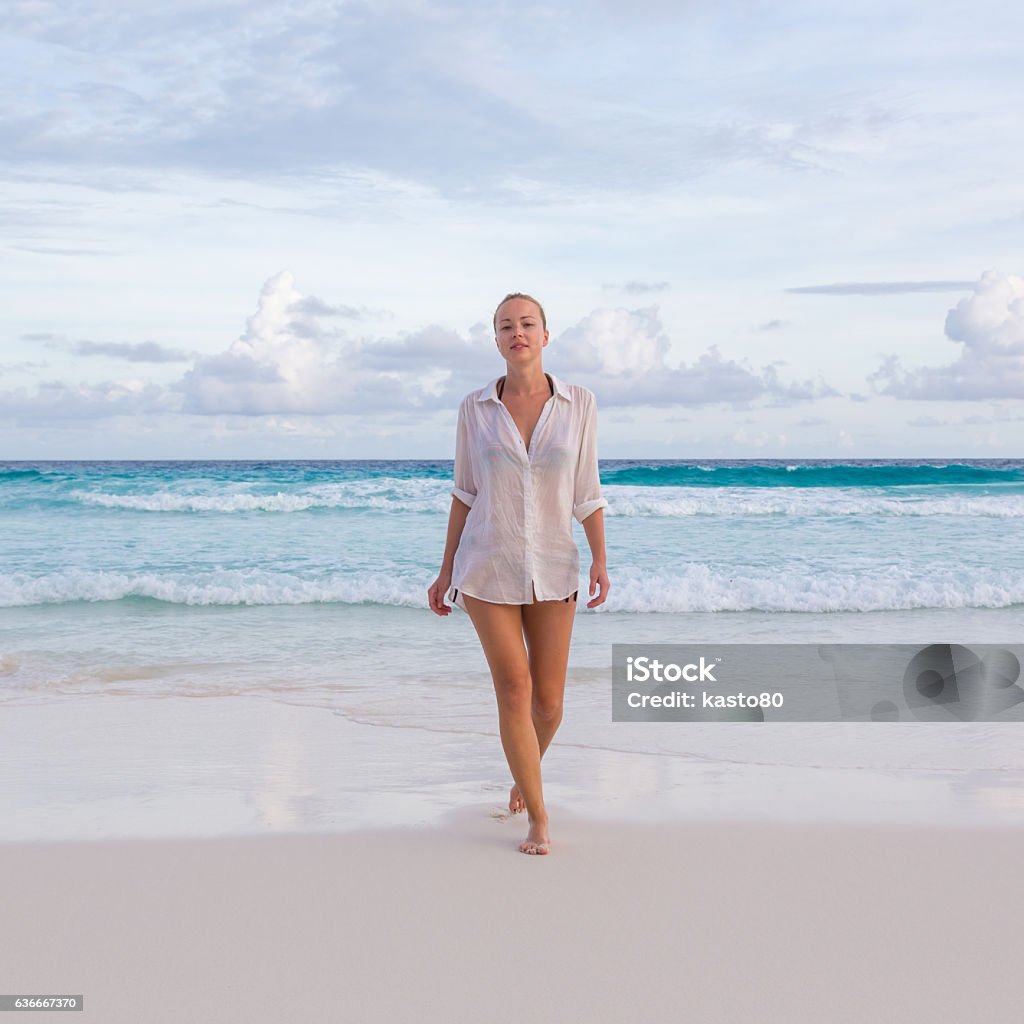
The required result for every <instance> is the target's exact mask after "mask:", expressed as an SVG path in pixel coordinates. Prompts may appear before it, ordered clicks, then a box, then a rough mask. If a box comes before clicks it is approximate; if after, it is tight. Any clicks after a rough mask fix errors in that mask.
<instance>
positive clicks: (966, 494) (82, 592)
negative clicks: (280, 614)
mask: <svg viewBox="0 0 1024 1024" xmlns="http://www.w3.org/2000/svg"><path fill="white" fill-rule="evenodd" d="M601 470H602V479H603V481H604V489H605V493H606V496H607V498H608V500H609V503H610V504H609V509H608V511H607V513H606V515H607V523H608V526H607V533H608V554H609V569H610V572H611V575H612V580H613V585H614V591H613V595H612V599H611V601H610V602H609V604H608V606H607V608H606V609H604V611H605V612H610V611H620V612H631V613H657V612H676V613H686V612H715V611H725V610H729V611H770V612H837V611H882V610H886V609H910V608H919V609H928V608H964V609H969V608H1011V607H1016V606H1021V605H1024V545H1021V544H1015V543H1013V541H1014V540H1015V539H1017V537H1018V536H1019V526H1020V523H1021V522H1022V520H1024V462H1022V461H1020V460H1015V461H1014V460H992V461H984V462H982V461H962V462H951V463H937V462H936V463H924V462H913V461H908V460H901V461H890V462H877V461H876V462H870V461H863V462H845V463H841V462H835V463H830V462H824V461H812V462H765V463H737V462H675V463H670V462H640V461H636V460H628V461H625V460H622V461H605V462H602V464H601ZM450 482H451V463H449V462H107V463H104V462H52V463H0V607H27V606H35V605H56V604H67V603H76V602H96V601H105V602H110V601H122V602H130V601H133V600H139V599H148V600H152V601H160V602H165V603H170V604H182V605H204V606H214V605H236V604H238V605H279V604H312V603H324V602H327V603H338V604H360V603H369V604H373V605H378V606H381V607H396V606H402V607H409V608H422V607H423V606H424V593H425V590H426V587H427V585H428V584H429V583H430V581H431V580H432V579H433V576H434V575H435V573H436V569H437V565H438V563H439V561H440V556H441V551H442V548H443V544H444V532H445V523H446V517H447V512H448V507H449V504H450V500H451V499H450V498H449V495H448V490H449V487H450V485H451V483H450ZM577 530H578V534H577V536H578V539H579V541H580V543H581V547H583V548H584V556H585V555H586V551H585V542H584V536H583V532H582V530H581V529H579V528H577ZM586 564H587V563H586V559H585V558H584V570H585V568H586Z"/></svg>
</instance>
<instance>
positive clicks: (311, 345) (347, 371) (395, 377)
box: [174, 270, 497, 416]
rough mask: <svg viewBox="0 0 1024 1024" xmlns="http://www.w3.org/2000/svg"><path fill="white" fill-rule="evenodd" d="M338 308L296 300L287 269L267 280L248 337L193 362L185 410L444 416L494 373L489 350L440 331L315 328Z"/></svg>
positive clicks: (185, 380) (185, 385) (182, 385)
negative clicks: (371, 336)
mask: <svg viewBox="0 0 1024 1024" xmlns="http://www.w3.org/2000/svg"><path fill="white" fill-rule="evenodd" d="M345 308H351V307H338V306H332V305H330V304H328V303H326V302H324V301H323V300H321V299H318V298H315V297H311V296H303V295H301V294H300V293H299V292H298V290H297V289H296V287H295V278H294V276H293V275H292V274H291V272H289V271H287V270H283V271H281V272H280V273H278V274H276V275H274V276H273V277H272V278H270V279H269V280H268V281H267V282H266V283H265V284H264V286H263V290H262V292H261V294H260V299H259V306H258V309H257V311H256V313H254V314H253V315H252V316H251V317H250V318H249V320H248V321H247V324H246V330H245V333H244V334H243V335H242V336H241V337H239V338H238V339H237V340H236V341H234V342H233V343H232V344H231V345H230V346H229V347H228V349H227V350H226V351H225V352H222V353H219V354H216V355H211V356H203V357H201V358H199V359H197V360H196V363H195V365H194V366H193V367H192V369H191V370H189V371H188V372H187V373H185V375H184V376H183V377H182V379H181V381H180V382H179V383H178V384H176V385H175V386H174V387H175V390H177V391H178V392H180V393H181V395H182V396H183V400H184V408H185V411H187V412H192V413H199V414H214V413H236V414H241V415H246V416H260V415H267V414H271V413H276V414H280V413H287V414H295V413H306V414H317V415H324V414H338V413H355V412H369V413H374V414H381V413H388V412H409V411H412V410H417V409H423V408H432V407H436V408H447V407H451V405H452V404H453V403H454V402H455V400H456V399H457V398H461V397H462V394H464V393H465V391H468V390H471V389H472V387H479V386H480V385H479V383H478V381H479V376H480V375H481V374H487V373H490V372H491V371H492V370H494V368H495V360H494V358H493V357H492V358H491V359H490V360H487V358H486V356H487V354H488V349H487V348H486V347H482V346H480V345H479V344H476V343H474V342H472V341H466V340H464V339H462V338H461V337H460V336H459V335H458V334H456V333H455V332H453V331H448V330H443V329H442V328H440V327H425V328H422V329H421V330H419V331H415V332H412V333H410V334H407V335H404V336H402V337H399V338H390V339H383V340H365V339H364V340H356V339H354V338H351V337H349V336H348V335H346V334H345V333H344V332H343V331H340V330H337V329H334V330H327V329H325V328H323V327H322V326H321V325H320V324H319V323H318V320H317V318H318V317H319V316H336V315H339V314H337V312H336V310H338V309H345ZM325 310H326V311H327V312H326V313H325V312H324V311H325ZM297 314H301V315H297ZM342 315H343V314H342ZM491 344H492V345H493V342H492V343H491ZM494 375H495V376H496V375H497V374H496V373H495V374H494ZM472 381H475V382H476V383H470V382H472ZM462 388H464V390H462V391H461V393H460V389H462Z"/></svg>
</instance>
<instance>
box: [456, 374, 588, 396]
mask: <svg viewBox="0 0 1024 1024" xmlns="http://www.w3.org/2000/svg"><path fill="white" fill-rule="evenodd" d="M548 376H549V377H550V378H551V383H552V384H554V385H555V394H556V395H557V396H558V397H559V398H564V399H565V400H566V401H567V402H571V401H572V392H571V391H570V390H569V387H568V385H567V384H563V383H562V381H560V380H559V379H558V378H557V377H556V376H555V375H554V374H553V373H550V372H549V373H548ZM499 380H501V377H495V378H494V380H492V381H491V383H490V384H488V385H487V387H485V388H483V389H482V390H481V391H480V394H478V395H477V396H476V400H477V401H478V402H492V401H493V402H500V401H501V399H500V398H498V381H499Z"/></svg>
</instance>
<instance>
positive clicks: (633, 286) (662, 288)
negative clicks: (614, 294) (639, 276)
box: [603, 281, 672, 295]
mask: <svg viewBox="0 0 1024 1024" xmlns="http://www.w3.org/2000/svg"><path fill="white" fill-rule="evenodd" d="M671 287H672V286H671V285H670V284H669V283H668V281H626V283H625V284H606V285H604V286H603V290H604V291H606V292H610V291H623V292H626V293H627V294H629V295H646V294H648V293H650V292H666V291H668V290H669V288H671Z"/></svg>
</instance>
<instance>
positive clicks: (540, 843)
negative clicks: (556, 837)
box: [519, 818, 551, 854]
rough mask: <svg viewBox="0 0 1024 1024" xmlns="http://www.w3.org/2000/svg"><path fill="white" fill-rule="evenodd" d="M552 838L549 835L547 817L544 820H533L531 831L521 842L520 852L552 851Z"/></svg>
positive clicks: (539, 852) (537, 852) (540, 852)
mask: <svg viewBox="0 0 1024 1024" xmlns="http://www.w3.org/2000/svg"><path fill="white" fill-rule="evenodd" d="M550 848H551V838H550V837H549V836H548V823H547V819H546V818H545V820H544V821H543V822H540V821H531V822H530V831H529V832H528V833H527V835H526V838H525V839H524V840H523V841H522V842H521V843H520V844H519V852H520V853H534V854H546V853H548V852H550Z"/></svg>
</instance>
